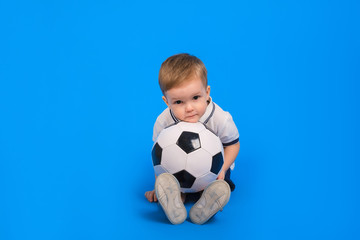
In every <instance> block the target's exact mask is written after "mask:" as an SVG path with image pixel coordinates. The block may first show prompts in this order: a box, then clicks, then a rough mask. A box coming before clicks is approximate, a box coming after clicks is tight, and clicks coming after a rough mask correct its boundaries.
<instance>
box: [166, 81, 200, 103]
mask: <svg viewBox="0 0 360 240" xmlns="http://www.w3.org/2000/svg"><path fill="white" fill-rule="evenodd" d="M204 91H206V89H205V86H204V84H203V82H202V80H201V78H199V77H193V78H191V79H189V80H188V81H186V82H184V83H182V84H181V85H179V86H176V87H173V88H171V89H169V90H167V91H166V93H165V94H166V97H169V98H172V99H174V98H177V99H180V98H186V97H192V96H193V95H194V94H199V93H203V92H204Z"/></svg>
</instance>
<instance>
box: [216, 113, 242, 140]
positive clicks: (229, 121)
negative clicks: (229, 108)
mask: <svg viewBox="0 0 360 240" xmlns="http://www.w3.org/2000/svg"><path fill="white" fill-rule="evenodd" d="M218 134H219V137H220V139H221V142H222V143H223V145H224V146H225V147H226V146H230V145H233V144H235V143H237V142H239V131H238V129H237V127H236V125H235V123H234V121H233V118H232V116H231V115H230V113H228V112H225V116H224V119H223V123H222V124H221V125H220V126H219V129H218Z"/></svg>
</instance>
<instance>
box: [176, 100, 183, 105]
mask: <svg viewBox="0 0 360 240" xmlns="http://www.w3.org/2000/svg"><path fill="white" fill-rule="evenodd" d="M181 103H182V101H181V100H177V101H175V102H174V104H181Z"/></svg>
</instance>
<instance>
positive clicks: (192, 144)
mask: <svg viewBox="0 0 360 240" xmlns="http://www.w3.org/2000/svg"><path fill="white" fill-rule="evenodd" d="M176 144H177V145H178V146H179V147H180V148H181V149H182V150H183V151H184V152H186V153H187V154H189V153H191V152H193V151H195V150H197V149H199V148H201V143H200V136H199V134H197V133H194V132H186V131H184V132H182V133H181V135H180V137H179V139H178V140H177V142H176Z"/></svg>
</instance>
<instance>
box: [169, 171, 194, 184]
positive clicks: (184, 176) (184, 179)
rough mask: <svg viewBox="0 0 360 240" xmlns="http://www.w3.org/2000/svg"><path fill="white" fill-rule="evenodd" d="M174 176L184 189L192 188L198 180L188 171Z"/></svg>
mask: <svg viewBox="0 0 360 240" xmlns="http://www.w3.org/2000/svg"><path fill="white" fill-rule="evenodd" d="M173 175H174V176H175V177H176V178H177V180H178V181H179V183H180V187H182V188H191V187H192V185H193V184H194V182H195V180H196V178H195V177H194V176H193V175H191V174H190V173H188V172H187V171H186V170H181V171H180V172H177V173H174V174H173Z"/></svg>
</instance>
